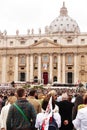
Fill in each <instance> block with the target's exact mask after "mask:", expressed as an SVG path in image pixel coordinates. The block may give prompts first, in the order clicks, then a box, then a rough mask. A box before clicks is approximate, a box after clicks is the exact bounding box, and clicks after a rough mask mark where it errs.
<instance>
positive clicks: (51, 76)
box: [49, 54, 53, 83]
mask: <svg viewBox="0 0 87 130" xmlns="http://www.w3.org/2000/svg"><path fill="white" fill-rule="evenodd" d="M49 69H50V71H49V72H50V75H49V79H50V83H52V82H53V75H52V71H53V61H52V54H50V67H49Z"/></svg>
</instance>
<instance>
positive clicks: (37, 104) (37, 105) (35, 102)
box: [27, 89, 41, 113]
mask: <svg viewBox="0 0 87 130" xmlns="http://www.w3.org/2000/svg"><path fill="white" fill-rule="evenodd" d="M36 97H37V91H36V89H31V90H30V93H29V96H28V97H27V100H28V101H29V102H30V103H31V104H32V105H33V106H34V108H35V110H36V112H37V113H39V112H41V104H40V102H39V101H38V99H36Z"/></svg>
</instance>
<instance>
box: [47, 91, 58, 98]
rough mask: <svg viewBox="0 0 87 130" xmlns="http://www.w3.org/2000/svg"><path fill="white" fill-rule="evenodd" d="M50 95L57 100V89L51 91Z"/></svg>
mask: <svg viewBox="0 0 87 130" xmlns="http://www.w3.org/2000/svg"><path fill="white" fill-rule="evenodd" d="M48 95H50V96H52V97H53V99H54V100H57V92H56V91H55V90H51V91H49V93H48Z"/></svg>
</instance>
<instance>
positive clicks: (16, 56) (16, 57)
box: [14, 55, 18, 81]
mask: <svg viewBox="0 0 87 130" xmlns="http://www.w3.org/2000/svg"><path fill="white" fill-rule="evenodd" d="M14 63H15V69H14V70H15V71H14V81H18V55H15V61H14Z"/></svg>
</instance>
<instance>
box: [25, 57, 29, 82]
mask: <svg viewBox="0 0 87 130" xmlns="http://www.w3.org/2000/svg"><path fill="white" fill-rule="evenodd" d="M26 60H27V62H26V63H27V64H26V81H29V55H27V58H26Z"/></svg>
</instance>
